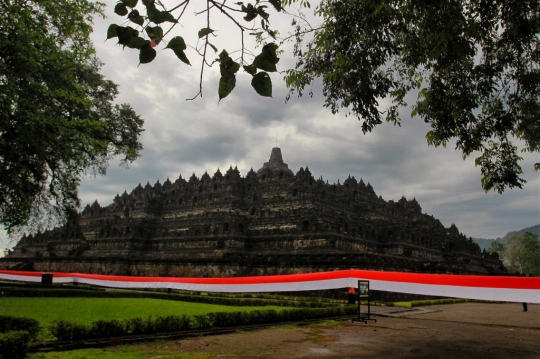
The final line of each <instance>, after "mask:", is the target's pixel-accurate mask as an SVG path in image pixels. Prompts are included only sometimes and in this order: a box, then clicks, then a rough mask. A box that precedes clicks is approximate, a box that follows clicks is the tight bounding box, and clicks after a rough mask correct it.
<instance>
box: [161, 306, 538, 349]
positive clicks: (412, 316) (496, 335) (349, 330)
mask: <svg viewBox="0 0 540 359" xmlns="http://www.w3.org/2000/svg"><path fill="white" fill-rule="evenodd" d="M372 313H373V314H375V315H374V316H373V318H376V319H377V322H376V323H374V322H369V323H368V324H364V323H358V322H355V323H352V322H351V321H347V322H337V323H330V324H328V323H323V324H320V325H311V326H306V327H280V328H271V329H265V330H260V331H254V332H239V333H235V334H227V335H219V336H213V337H201V338H192V339H185V340H179V341H170V342H163V343H162V344H163V346H165V347H167V350H173V351H177V352H184V353H201V354H203V353H205V354H210V355H211V356H212V357H215V358H321V359H330V358H340V359H344V358H415V359H422V358H430V359H431V358H441V359H450V358H451V359H458V358H476V359H496V358H501V359H502V358H505V359H506V358H524V359H525V358H531V359H533V358H535V359H538V358H540V305H537V304H535V305H532V304H529V311H528V312H522V306H521V304H520V303H504V304H491V303H461V304H447V305H439V306H431V307H423V308H420V309H419V310H407V309H400V308H389V307H386V308H385V307H372Z"/></svg>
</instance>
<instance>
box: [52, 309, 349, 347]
mask: <svg viewBox="0 0 540 359" xmlns="http://www.w3.org/2000/svg"><path fill="white" fill-rule="evenodd" d="M355 313H356V307H354V306H343V307H330V308H311V309H308V308H302V309H293V310H283V311H275V310H267V311H259V310H254V311H251V312H229V313H225V312H218V313H208V314H206V315H195V316H192V317H189V316H185V315H184V316H181V317H180V316H167V317H155V318H153V317H148V318H146V319H143V318H133V319H128V320H121V321H120V320H111V321H104V320H100V321H97V322H94V323H92V324H91V325H89V326H86V325H81V324H76V323H71V322H68V321H65V320H60V321H55V322H53V324H52V325H51V326H50V331H51V334H52V335H53V336H54V337H56V338H57V339H58V340H59V341H68V340H82V339H98V338H110V337H117V336H127V335H136V334H155V333H171V332H180V331H185V330H190V329H210V328H215V327H231V326H242V325H253V324H265V323H278V322H287V321H301V320H305V319H317V318H330V317H336V316H342V315H352V314H355Z"/></svg>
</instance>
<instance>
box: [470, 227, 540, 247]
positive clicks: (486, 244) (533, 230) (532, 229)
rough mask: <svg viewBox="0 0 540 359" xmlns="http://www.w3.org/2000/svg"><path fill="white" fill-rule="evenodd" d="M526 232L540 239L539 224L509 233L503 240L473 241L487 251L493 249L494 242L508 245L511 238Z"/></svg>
mask: <svg viewBox="0 0 540 359" xmlns="http://www.w3.org/2000/svg"><path fill="white" fill-rule="evenodd" d="M525 232H531V233H533V234H537V235H538V236H539V237H540V223H539V224H537V225H536V226H532V227H527V228H523V229H520V230H518V231H511V232H508V233H506V235H505V236H504V237H502V238H500V237H499V238H473V241H475V242H476V243H478V245H479V246H480V249H486V250H487V249H488V248H489V247H491V243H493V241H500V242H503V243H506V242H508V239H510V237H512V236H514V235H516V234H520V233H525Z"/></svg>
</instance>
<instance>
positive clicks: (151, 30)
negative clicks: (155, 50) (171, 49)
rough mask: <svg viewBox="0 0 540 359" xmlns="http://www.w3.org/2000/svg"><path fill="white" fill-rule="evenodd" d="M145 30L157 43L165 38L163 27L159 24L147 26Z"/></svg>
mask: <svg viewBox="0 0 540 359" xmlns="http://www.w3.org/2000/svg"><path fill="white" fill-rule="evenodd" d="M145 31H146V34H147V35H148V37H150V38H151V39H152V40H154V42H155V43H156V44H159V43H160V42H161V40H162V39H163V29H162V28H161V27H159V26H154V27H150V26H147V27H146V29H145Z"/></svg>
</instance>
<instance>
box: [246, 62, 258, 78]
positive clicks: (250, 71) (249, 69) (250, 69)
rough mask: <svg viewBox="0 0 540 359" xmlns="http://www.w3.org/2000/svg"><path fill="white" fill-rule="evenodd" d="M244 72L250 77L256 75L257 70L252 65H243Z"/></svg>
mask: <svg viewBox="0 0 540 359" xmlns="http://www.w3.org/2000/svg"><path fill="white" fill-rule="evenodd" d="M244 70H245V71H246V72H247V73H248V74H250V75H252V76H253V75H255V74H256V73H257V68H256V67H255V66H253V65H245V66H244Z"/></svg>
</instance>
